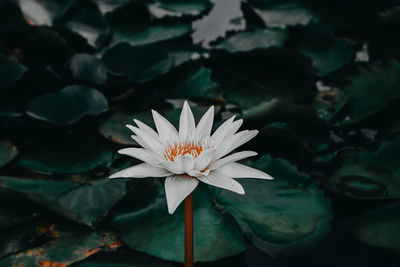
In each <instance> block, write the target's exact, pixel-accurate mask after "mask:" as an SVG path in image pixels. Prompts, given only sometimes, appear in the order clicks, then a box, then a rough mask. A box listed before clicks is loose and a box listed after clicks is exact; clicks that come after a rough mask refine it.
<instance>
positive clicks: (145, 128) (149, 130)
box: [133, 119, 160, 139]
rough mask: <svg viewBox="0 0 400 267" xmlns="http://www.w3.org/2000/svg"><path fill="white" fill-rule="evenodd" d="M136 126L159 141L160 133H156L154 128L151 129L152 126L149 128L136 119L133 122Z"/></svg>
mask: <svg viewBox="0 0 400 267" xmlns="http://www.w3.org/2000/svg"><path fill="white" fill-rule="evenodd" d="M133 121H134V122H135V123H136V125H137V126H138V127H139V128H140V129H141V130H143V131H144V132H145V133H147V134H148V135H150V136H151V137H153V138H155V139H158V138H159V137H160V136H159V135H158V133H157V132H156V131H154V129H153V128H151V127H150V126H148V125H147V124H145V123H143V122H141V121H140V120H137V119H134V120H133Z"/></svg>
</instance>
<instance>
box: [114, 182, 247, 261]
mask: <svg viewBox="0 0 400 267" xmlns="http://www.w3.org/2000/svg"><path fill="white" fill-rule="evenodd" d="M158 190H159V192H158V195H157V197H156V198H155V199H154V200H153V201H152V202H151V203H150V204H149V205H148V206H146V207H143V208H141V209H138V210H133V211H130V212H129V211H128V212H126V213H123V214H118V215H117V216H116V217H115V219H114V221H113V225H114V226H115V227H116V228H117V229H118V230H119V232H120V233H121V236H122V241H123V242H124V244H126V245H127V246H128V247H130V248H132V249H134V250H137V251H141V252H145V253H147V254H150V255H152V256H155V257H158V258H161V259H164V260H169V261H177V262H183V260H184V210H183V205H181V206H180V207H179V208H178V209H177V211H176V212H175V213H174V214H173V215H170V214H169V213H168V211H167V206H166V201H165V195H164V188H162V187H161V186H160V187H159V188H158ZM194 203H195V204H194V225H195V227H194V250H195V254H194V257H195V258H194V260H195V261H196V262H197V261H215V260H217V259H220V258H223V257H228V256H231V255H235V254H237V253H240V252H243V251H244V250H245V249H246V248H245V242H244V239H243V235H242V233H241V232H240V230H239V228H238V227H237V225H236V223H235V222H234V221H233V220H232V218H231V217H229V216H228V215H223V214H220V213H219V212H218V211H217V210H216V208H215V207H213V205H212V203H211V202H210V200H209V197H208V194H207V192H205V191H203V190H201V189H200V188H197V189H196V191H195V193H194Z"/></svg>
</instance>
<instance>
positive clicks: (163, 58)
mask: <svg viewBox="0 0 400 267" xmlns="http://www.w3.org/2000/svg"><path fill="white" fill-rule="evenodd" d="M103 60H104V62H105V64H106V66H107V68H108V70H109V71H110V72H111V73H113V74H116V75H126V76H128V78H129V79H130V80H131V81H133V82H145V81H148V80H151V79H152V78H154V77H155V76H157V75H160V74H163V73H166V72H168V71H169V70H170V69H171V68H172V67H173V65H174V64H173V63H174V62H173V58H170V57H169V55H168V51H167V50H166V49H165V48H163V47H161V46H157V45H145V46H131V45H129V44H127V43H122V44H118V45H116V46H113V47H112V48H110V49H108V50H107V51H106V52H105V53H104V55H103Z"/></svg>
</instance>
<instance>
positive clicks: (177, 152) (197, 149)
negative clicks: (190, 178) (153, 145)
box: [164, 142, 206, 161]
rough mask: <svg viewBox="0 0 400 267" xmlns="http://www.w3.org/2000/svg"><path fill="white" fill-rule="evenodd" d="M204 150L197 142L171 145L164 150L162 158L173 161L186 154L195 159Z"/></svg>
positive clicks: (203, 146) (202, 145)
mask: <svg viewBox="0 0 400 267" xmlns="http://www.w3.org/2000/svg"><path fill="white" fill-rule="evenodd" d="M205 148H206V147H205V145H204V144H199V143H198V142H182V143H173V144H171V145H169V146H168V147H167V149H165V153H164V158H166V159H168V160H169V161H174V160H175V159H176V157H178V156H184V155H187V154H189V155H192V156H193V158H196V157H198V156H199V155H200V153H201V152H202V151H203V150H204V149H205Z"/></svg>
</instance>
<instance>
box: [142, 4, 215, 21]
mask: <svg viewBox="0 0 400 267" xmlns="http://www.w3.org/2000/svg"><path fill="white" fill-rule="evenodd" d="M210 7H211V3H210V0H194V1H189V2H188V1H185V0H156V1H155V3H151V4H148V8H149V11H150V13H151V15H152V16H154V17H156V18H165V17H182V16H198V15H200V14H201V13H202V12H204V11H205V10H206V9H208V8H210Z"/></svg>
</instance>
